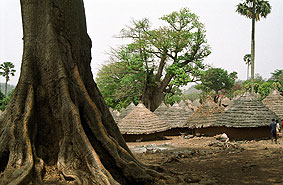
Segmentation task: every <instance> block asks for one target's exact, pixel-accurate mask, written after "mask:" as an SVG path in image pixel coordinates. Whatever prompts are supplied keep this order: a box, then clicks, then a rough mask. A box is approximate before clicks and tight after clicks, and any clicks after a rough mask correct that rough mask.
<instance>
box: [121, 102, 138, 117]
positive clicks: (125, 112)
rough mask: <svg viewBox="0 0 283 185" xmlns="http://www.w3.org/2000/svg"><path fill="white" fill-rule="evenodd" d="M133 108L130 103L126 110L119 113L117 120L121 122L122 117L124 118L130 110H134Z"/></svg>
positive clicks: (133, 105) (132, 104)
mask: <svg viewBox="0 0 283 185" xmlns="http://www.w3.org/2000/svg"><path fill="white" fill-rule="evenodd" d="M135 107H136V106H135V104H134V103H133V102H132V103H131V104H130V105H128V107H127V108H126V109H124V110H122V111H121V114H120V116H119V119H120V120H121V119H123V118H124V117H126V116H127V115H128V114H129V113H130V112H131V111H132V110H134V108H135Z"/></svg>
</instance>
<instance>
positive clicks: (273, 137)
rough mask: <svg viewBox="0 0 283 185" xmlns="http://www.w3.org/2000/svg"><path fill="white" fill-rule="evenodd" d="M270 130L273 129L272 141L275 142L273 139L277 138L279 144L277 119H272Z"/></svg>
mask: <svg viewBox="0 0 283 185" xmlns="http://www.w3.org/2000/svg"><path fill="white" fill-rule="evenodd" d="M270 130H271V141H272V143H273V140H275V143H276V144H277V136H276V123H275V119H272V121H271V123H270Z"/></svg>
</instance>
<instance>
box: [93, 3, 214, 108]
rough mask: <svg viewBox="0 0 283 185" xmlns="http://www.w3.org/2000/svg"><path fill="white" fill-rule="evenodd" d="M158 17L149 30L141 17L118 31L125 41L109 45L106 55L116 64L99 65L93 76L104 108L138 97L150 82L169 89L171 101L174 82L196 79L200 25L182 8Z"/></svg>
mask: <svg viewBox="0 0 283 185" xmlns="http://www.w3.org/2000/svg"><path fill="white" fill-rule="evenodd" d="M161 20H162V21H164V22H165V24H163V26H160V27H158V28H155V29H153V28H151V24H150V22H149V20H148V19H142V20H140V21H133V22H132V25H131V26H127V27H126V28H124V29H122V30H121V34H120V37H121V38H126V39H128V40H129V44H127V45H126V46H123V47H120V48H119V49H116V50H115V52H114V55H112V58H111V60H112V62H114V63H117V64H112V63H111V64H109V65H106V66H104V67H103V68H102V69H101V71H100V72H99V73H98V77H97V80H96V81H97V84H98V87H99V88H100V91H101V92H102V94H103V96H104V98H105V100H106V102H107V104H108V105H109V106H110V107H112V108H115V109H117V108H118V109H119V108H121V107H122V106H123V105H124V104H127V103H126V102H128V101H133V100H135V101H138V100H140V98H141V97H142V96H143V93H145V92H147V91H143V89H145V88H151V87H155V88H159V89H162V91H163V93H164V94H166V93H169V94H168V95H166V97H167V99H168V101H169V99H170V101H171V99H175V94H176V93H177V89H178V88H179V87H181V86H184V85H187V84H188V83H189V82H193V81H196V80H198V79H199V76H200V74H201V71H202V70H203V69H204V68H205V65H204V64H203V60H204V58H205V57H207V56H208V55H209V54H210V47H209V46H208V44H207V41H206V35H205V28H204V25H203V24H202V23H201V22H200V21H199V18H198V16H197V15H195V14H194V13H192V12H191V11H190V10H189V9H187V8H183V9H181V10H180V11H179V12H172V13H171V14H169V15H164V16H163V17H161ZM113 68H115V69H113ZM116 73H117V74H116ZM112 83H115V84H112ZM108 86H109V87H108ZM173 94H174V95H173ZM128 96H129V97H128Z"/></svg>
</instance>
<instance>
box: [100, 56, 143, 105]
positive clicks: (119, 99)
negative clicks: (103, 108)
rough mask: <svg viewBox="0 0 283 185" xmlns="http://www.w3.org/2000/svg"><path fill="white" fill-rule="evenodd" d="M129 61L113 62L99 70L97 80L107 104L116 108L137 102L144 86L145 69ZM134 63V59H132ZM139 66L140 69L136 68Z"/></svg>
mask: <svg viewBox="0 0 283 185" xmlns="http://www.w3.org/2000/svg"><path fill="white" fill-rule="evenodd" d="M128 62H129V61H122V62H116V63H111V64H108V65H105V66H103V67H102V69H101V70H100V71H99V72H98V74H97V78H96V82H97V85H98V88H99V89H100V92H101V93H102V95H103V97H104V99H105V101H106V103H107V105H108V106H109V107H112V108H113V109H116V110H121V108H123V107H124V108H125V107H127V106H128V105H129V104H130V103H131V102H134V103H135V104H137V103H138V102H139V100H140V96H141V93H142V88H143V81H144V77H143V72H142V71H143V70H142V69H141V68H139V65H135V67H136V68H134V65H129V63H128ZM130 62H132V63H134V61H130ZM137 68H139V70H136V69H137Z"/></svg>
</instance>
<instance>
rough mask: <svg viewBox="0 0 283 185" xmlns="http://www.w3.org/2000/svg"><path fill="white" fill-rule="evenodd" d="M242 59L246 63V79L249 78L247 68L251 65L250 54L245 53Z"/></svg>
mask: <svg viewBox="0 0 283 185" xmlns="http://www.w3.org/2000/svg"><path fill="white" fill-rule="evenodd" d="M244 61H245V63H246V64H247V65H248V69H247V80H248V79H249V68H250V65H251V54H245V56H244Z"/></svg>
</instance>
